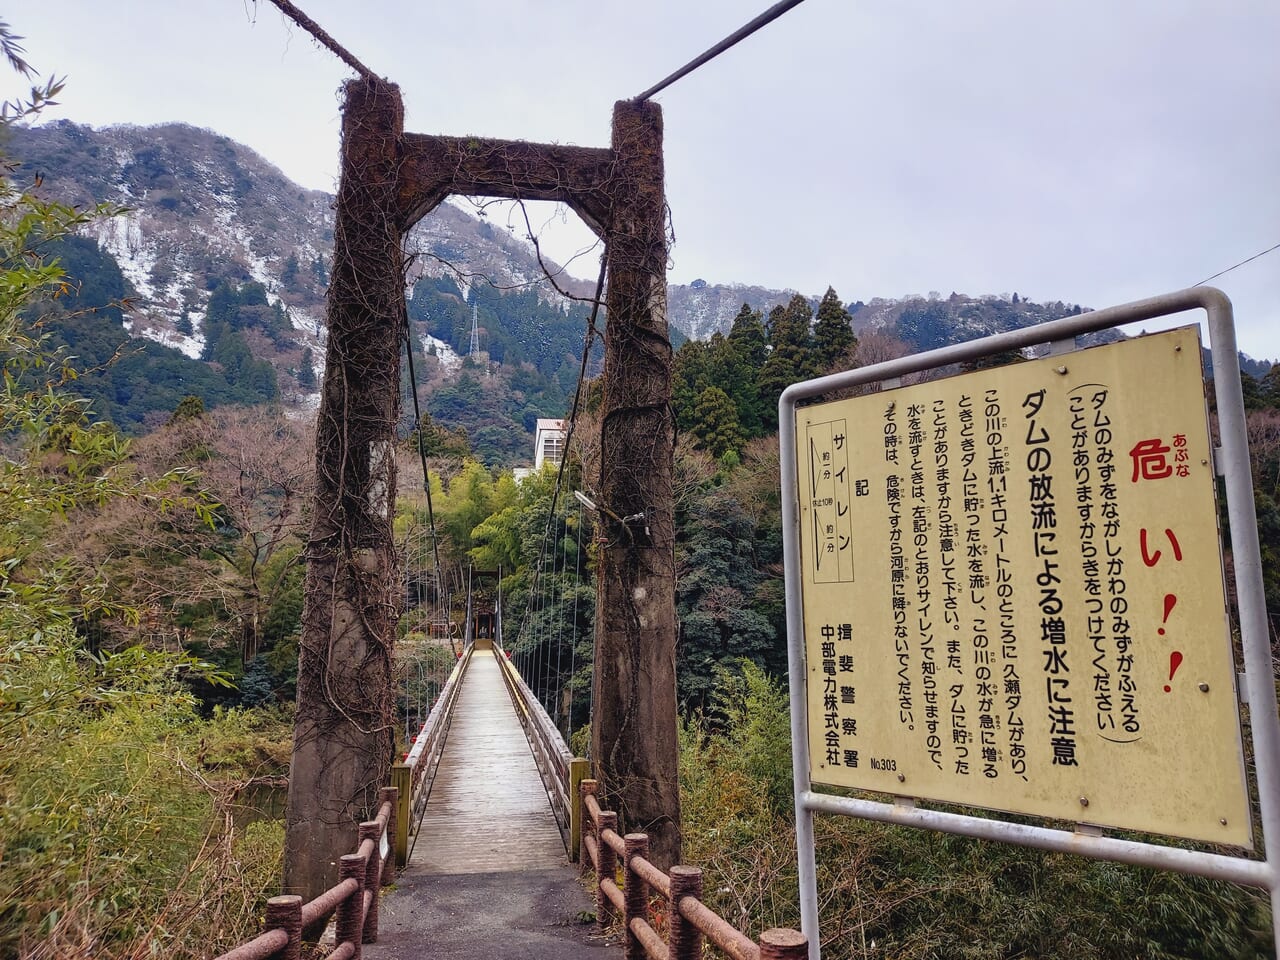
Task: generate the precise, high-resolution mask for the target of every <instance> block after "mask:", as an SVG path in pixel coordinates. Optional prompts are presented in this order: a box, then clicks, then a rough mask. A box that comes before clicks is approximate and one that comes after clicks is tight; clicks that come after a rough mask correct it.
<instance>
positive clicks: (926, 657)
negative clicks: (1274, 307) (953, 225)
mask: <svg viewBox="0 0 1280 960" xmlns="http://www.w3.org/2000/svg"><path fill="white" fill-rule="evenodd" d="M1199 358H1200V349H1199V341H1198V336H1197V331H1196V330H1195V328H1186V329H1182V330H1175V331H1171V332H1169V333H1165V334H1159V335H1155V336H1150V337H1144V338H1141V339H1136V340H1130V341H1124V342H1121V343H1116V344H1110V345H1107V346H1105V347H1097V348H1093V349H1089V350H1085V351H1080V352H1077V353H1074V354H1070V355H1068V356H1066V357H1054V358H1051V359H1046V360H1037V361H1029V362H1025V363H1017V364H1012V365H1008V366H1004V367H1000V368H996V369H992V370H984V371H980V372H977V373H972V374H965V375H962V376H957V377H953V378H950V379H947V380H940V381H937V382H934V383H927V384H921V385H917V386H911V387H903V388H898V389H894V390H889V391H886V392H882V393H879V394H873V395H870V396H865V397H858V398H854V399H851V400H842V401H836V402H833V403H827V404H819V405H815V406H807V407H802V408H800V409H799V410H798V411H797V414H796V418H797V423H796V438H797V451H796V454H797V468H798V471H799V476H798V478H797V479H798V487H797V489H798V490H800V491H801V493H800V497H801V503H800V504H799V506H800V525H801V531H800V534H801V545H802V550H801V554H802V559H803V564H804V572H803V592H804V621H805V643H806V652H807V654H806V659H807V664H808V678H809V687H808V690H809V693H808V696H809V728H810V750H811V761H812V769H811V776H812V778H813V779H814V780H815V781H817V782H822V783H830V784H835V785H842V786H851V787H860V788H864V789H872V790H878V791H884V792H889V793H895V794H904V795H910V796H918V797H927V798H932V799H938V800H946V801H952V802H957V803H964V804H970V805H976V806H986V807H990V808H993V809H1001V810H1009V811H1012V812H1017V813H1025V814H1036V815H1041V816H1047V817H1054V818H1063V819H1069V820H1080V821H1088V822H1092V823H1101V824H1105V825H1110V826H1116V827H1124V828H1132V829H1139V830H1146V831H1150V832H1157V833H1167V834H1170V835H1174V836H1183V837H1190V838H1196V839H1204V840H1211V841H1217V842H1224V843H1236V844H1240V845H1247V844H1248V842H1249V839H1250V835H1251V834H1250V824H1249V819H1248V813H1247V810H1248V808H1247V804H1246V800H1245V797H1246V793H1245V789H1244V775H1243V760H1242V754H1241V751H1240V739H1239V717H1238V710H1237V704H1236V698H1235V688H1234V682H1235V681H1234V677H1235V672H1234V665H1233V663H1232V659H1231V651H1230V644H1229V637H1228V633H1227V622H1226V601H1225V595H1224V589H1223V577H1222V567H1221V553H1220V548H1219V541H1218V531H1217V514H1216V507H1215V502H1214V488H1213V469H1212V461H1211V453H1210V446H1209V436H1208V425H1207V419H1206V413H1205V407H1204V400H1203V383H1202V379H1201V374H1200V368H1199ZM1139 371H1140V372H1139ZM1231 744H1234V749H1225V747H1226V746H1228V745H1231Z"/></svg>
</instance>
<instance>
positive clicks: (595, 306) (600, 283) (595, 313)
mask: <svg viewBox="0 0 1280 960" xmlns="http://www.w3.org/2000/svg"><path fill="white" fill-rule="evenodd" d="M608 260H609V249H608V247H607V246H606V247H605V249H604V251H603V252H602V253H601V254H600V274H599V276H597V277H596V292H595V295H594V296H593V297H592V302H591V316H590V317H588V318H587V331H586V334H585V335H584V336H583V339H582V362H581V363H580V364H579V366H578V384H577V386H576V387H575V388H574V391H573V406H572V407H571V408H570V411H569V424H568V427H567V428H566V429H565V436H564V446H563V447H562V448H561V456H560V464H559V469H558V470H557V471H556V485H555V488H554V490H553V491H552V493H551V508H550V510H549V511H548V512H547V530H548V531H550V529H551V523H552V520H553V519H554V518H555V515H556V503H557V501H558V500H559V497H560V487H561V484H562V483H563V481H564V468H565V464H567V463H568V462H569V458H568V452H569V445H570V443H572V442H573V429H574V426H575V425H576V424H577V421H578V410H579V409H580V408H581V406H582V388H583V385H584V383H585V382H586V379H587V363H588V362H589V360H590V358H591V344H592V341H593V340H594V339H595V336H596V319H597V318H598V317H599V315H600V297H601V294H602V293H603V291H604V278H605V269H606V266H607V264H608ZM546 548H547V535H546V534H545V533H544V535H543V538H542V553H540V554H539V556H538V564H537V566H535V567H534V577H535V581H534V584H533V585H530V588H529V596H528V598H527V600H526V601H525V617H524V621H523V622H521V624H520V634H521V636H523V635H524V632H525V623H527V622H528V619H529V613H530V610H531V609H532V603H533V598H534V586H536V583H537V577H538V576H539V574H540V572H541V570H542V567H543V565H542V557H543V555H544V554H545V552H546ZM526 679H527V678H526Z"/></svg>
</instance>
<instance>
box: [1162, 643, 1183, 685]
mask: <svg viewBox="0 0 1280 960" xmlns="http://www.w3.org/2000/svg"><path fill="white" fill-rule="evenodd" d="M1180 666H1182V654H1181V653H1179V652H1178V651H1177V650H1175V651H1173V653H1171V654H1169V683H1166V684H1165V685H1164V692H1165V693H1168V692H1169V691H1170V690H1172V689H1173V687H1171V686H1170V685H1169V684H1170V683H1173V675H1174V674H1175V673H1177V672H1178V668H1179V667H1180Z"/></svg>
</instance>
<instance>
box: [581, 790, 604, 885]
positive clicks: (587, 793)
mask: <svg viewBox="0 0 1280 960" xmlns="http://www.w3.org/2000/svg"><path fill="white" fill-rule="evenodd" d="M599 789H600V784H599V782H598V781H596V780H583V781H582V783H580V784H579V785H578V802H579V803H580V804H582V835H583V836H584V837H585V836H586V835H587V834H591V836H593V837H594V838H595V841H596V849H597V850H598V849H599V848H600V831H599V830H597V829H596V824H595V821H594V820H592V819H591V812H590V811H589V810H587V797H594V796H595V795H596V791H597V790H599ZM582 849H583V850H586V849H587V845H586V844H585V843H584V844H583V845H582ZM588 869H590V870H595V869H596V862H595V861H594V860H592V859H591V855H590V854H588V855H587V856H582V855H581V854H579V856H578V872H579V873H582V874H584V875H585V874H586V872H587V870H588Z"/></svg>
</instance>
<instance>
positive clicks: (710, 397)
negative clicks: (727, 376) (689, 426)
mask: <svg viewBox="0 0 1280 960" xmlns="http://www.w3.org/2000/svg"><path fill="white" fill-rule="evenodd" d="M695 413H696V420H697V422H696V423H695V424H694V427H693V434H694V436H695V437H697V438H698V446H700V447H702V448H703V449H704V450H707V451H708V452H710V454H711V455H712V456H713V457H716V458H717V459H718V458H719V457H721V456H723V455H724V454H725V452H726V451H729V450H733V451H737V450H740V449H741V448H742V444H743V443H744V442H745V440H744V437H743V436H742V428H741V427H740V426H739V425H738V410H737V408H736V407H735V406H734V404H733V401H732V400H731V399H729V395H728V394H727V393H725V392H724V391H723V390H721V389H720V388H719V387H707V388H706V389H705V390H703V391H702V393H700V394H699V395H698V404H697V408H696V410H695Z"/></svg>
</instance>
